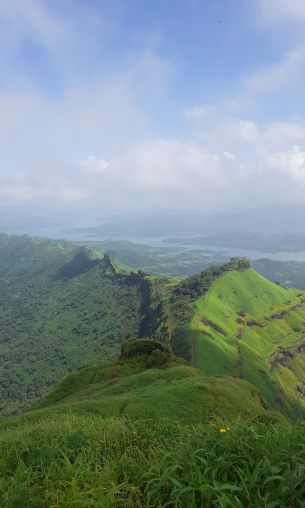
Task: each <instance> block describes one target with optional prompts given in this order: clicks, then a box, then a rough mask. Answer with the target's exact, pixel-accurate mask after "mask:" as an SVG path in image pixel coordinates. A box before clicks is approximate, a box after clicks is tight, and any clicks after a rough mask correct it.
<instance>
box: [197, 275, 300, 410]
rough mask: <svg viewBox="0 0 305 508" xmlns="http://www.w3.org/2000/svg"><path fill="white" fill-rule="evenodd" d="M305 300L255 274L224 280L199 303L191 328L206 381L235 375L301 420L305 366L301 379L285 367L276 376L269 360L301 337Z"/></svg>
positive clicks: (212, 288)
mask: <svg viewBox="0 0 305 508" xmlns="http://www.w3.org/2000/svg"><path fill="white" fill-rule="evenodd" d="M303 298H304V295H302V294H301V293H300V292H296V291H294V290H287V289H284V288H282V287H280V286H277V285H274V284H272V283H271V282H269V281H267V280H266V279H264V278H263V277H261V276H259V275H258V274H257V273H256V272H254V271H253V270H245V271H240V272H239V271H232V272H227V273H225V274H223V275H221V276H220V277H219V278H218V279H217V280H216V281H215V282H214V283H213V285H212V287H211V288H210V290H209V291H208V293H207V294H206V295H205V296H204V297H203V298H200V299H198V300H196V302H195V303H194V313H193V318H192V320H191V322H190V323H189V325H188V333H189V336H190V337H191V340H192V344H193V364H194V365H195V366H197V367H199V368H200V369H201V370H202V371H203V373H204V374H206V375H222V374H233V375H235V376H238V377H241V378H244V379H247V380H248V381H250V382H251V383H253V384H254V385H255V386H257V387H258V388H259V389H260V391H261V392H262V394H263V396H264V398H265V400H266V401H267V402H268V403H269V404H271V406H273V407H278V404H279V403H280V402H279V401H280V400H281V401H282V399H285V400H286V403H284V402H283V401H282V402H281V404H282V407H281V409H283V410H284V412H288V413H294V412H295V416H296V415H297V412H298V409H297V406H298V405H299V404H300V403H301V404H302V403H303V401H302V397H300V395H298V394H297V392H296V390H295V388H296V385H297V383H298V382H299V381H300V380H301V378H300V362H301V361H302V360H301V359H300V358H299V359H296V363H298V365H299V371H298V374H295V373H293V371H292V370H291V369H287V368H285V367H280V368H278V369H276V370H275V372H273V373H271V372H270V369H269V357H270V355H271V354H272V353H274V351H276V349H277V348H278V347H280V346H285V347H287V346H289V345H291V344H294V343H296V342H297V341H299V340H300V338H301V337H302V333H303V331H304V320H305V305H302V299H303ZM295 305H300V307H299V308H297V309H296V310H291V311H290V312H288V313H287V314H285V315H284V316H283V317H282V318H281V319H271V320H268V317H270V316H271V315H273V314H275V313H280V312H282V311H286V310H289V308H291V307H293V306H295ZM215 359H216V360H215ZM295 370H296V369H295ZM303 378H304V375H303ZM280 389H281V390H282V391H283V392H284V397H282V395H281V392H280Z"/></svg>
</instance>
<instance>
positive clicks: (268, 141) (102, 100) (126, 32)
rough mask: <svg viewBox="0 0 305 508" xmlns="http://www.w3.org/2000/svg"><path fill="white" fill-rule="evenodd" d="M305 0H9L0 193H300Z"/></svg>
mask: <svg viewBox="0 0 305 508" xmlns="http://www.w3.org/2000/svg"><path fill="white" fill-rule="evenodd" d="M304 28H305V2H304V1H303V0H213V1H212V0H163V1H161V0H157V1H154V2H151V1H148V0H141V1H140V0H124V1H123V0H112V1H111V2H110V1H104V0H100V1H98V0H86V1H85V0H60V1H59V0H27V2H24V0H0V65H1V73H0V111H1V115H0V199H1V201H2V203H3V202H4V203H9V204H14V203H16V206H17V204H23V203H24V204H27V206H31V205H33V206H34V205H35V206H37V204H38V205H39V204H41V206H43V205H44V204H45V203H48V204H49V205H51V206H54V207H55V208H56V207H57V206H60V204H61V203H66V204H68V205H69V203H71V206H72V204H73V206H75V204H79V206H80V207H81V206H83V205H85V206H86V205H88V206H89V204H90V206H94V207H96V210H98V211H103V210H104V209H105V208H106V209H107V210H109V208H110V209H111V210H113V211H116V210H117V211H121V210H124V209H130V208H136V207H138V208H143V207H145V206H149V207H163V208H164V207H186V208H192V207H194V208H222V207H232V206H234V207H235V206H241V207H243V206H255V205H261V204H269V203H284V202H287V203H302V201H303V195H304V190H305V121H304V114H305V101H304V99H305V97H304V95H305V87H304V77H305V35H304V33H305V31H304Z"/></svg>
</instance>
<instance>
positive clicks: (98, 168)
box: [81, 155, 110, 175]
mask: <svg viewBox="0 0 305 508" xmlns="http://www.w3.org/2000/svg"><path fill="white" fill-rule="evenodd" d="M81 166H82V168H83V173H84V175H101V174H103V173H104V172H105V171H106V169H108V168H109V166H110V164H109V162H108V161H106V160H105V159H97V158H96V157H95V156H94V155H89V156H88V157H87V159H86V160H83V161H81Z"/></svg>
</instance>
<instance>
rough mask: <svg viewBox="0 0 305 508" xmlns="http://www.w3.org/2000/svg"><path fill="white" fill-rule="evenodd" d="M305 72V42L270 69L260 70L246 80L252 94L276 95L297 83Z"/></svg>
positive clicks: (284, 55)
mask: <svg viewBox="0 0 305 508" xmlns="http://www.w3.org/2000/svg"><path fill="white" fill-rule="evenodd" d="M304 72H305V42H304V43H301V44H299V45H298V46H297V47H295V48H293V49H292V50H289V51H287V52H286V53H284V54H283V55H282V57H281V58H280V60H279V61H278V62H276V63H274V64H272V65H270V66H269V67H266V68H263V69H260V70H258V71H257V72H255V73H253V74H251V75H250V76H248V77H247V78H246V79H245V86H246V88H247V90H248V92H250V93H256V94H261V93H268V94H270V93H275V92H276V91H277V90H278V89H283V88H285V87H288V86H290V85H291V84H292V83H295V82H297V81H298V80H299V79H300V77H301V76H302V75H303V74H304Z"/></svg>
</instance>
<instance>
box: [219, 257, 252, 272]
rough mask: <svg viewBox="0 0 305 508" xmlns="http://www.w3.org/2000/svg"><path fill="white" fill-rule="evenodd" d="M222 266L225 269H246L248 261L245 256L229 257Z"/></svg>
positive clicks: (248, 266) (248, 265) (248, 264)
mask: <svg viewBox="0 0 305 508" xmlns="http://www.w3.org/2000/svg"><path fill="white" fill-rule="evenodd" d="M224 266H225V267H226V268H227V270H248V268H250V262H249V260H248V259H247V258H231V259H230V261H229V262H228V263H227V264H226V265H224Z"/></svg>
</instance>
